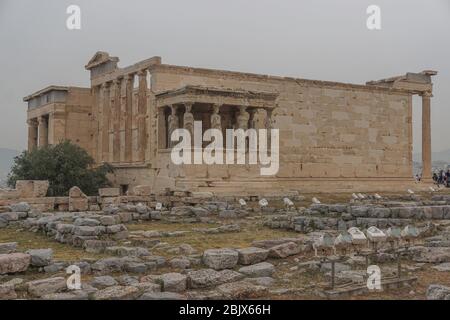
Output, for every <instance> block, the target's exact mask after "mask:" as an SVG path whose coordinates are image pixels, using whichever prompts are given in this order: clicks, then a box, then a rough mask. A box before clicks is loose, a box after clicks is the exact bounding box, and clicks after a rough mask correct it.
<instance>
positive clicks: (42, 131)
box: [38, 116, 48, 147]
mask: <svg viewBox="0 0 450 320" xmlns="http://www.w3.org/2000/svg"><path fill="white" fill-rule="evenodd" d="M38 122H39V128H38V132H39V147H45V146H47V145H48V123H47V119H46V118H45V117H44V116H40V117H39V118H38Z"/></svg>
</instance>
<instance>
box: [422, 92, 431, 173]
mask: <svg viewBox="0 0 450 320" xmlns="http://www.w3.org/2000/svg"><path fill="white" fill-rule="evenodd" d="M430 98H431V93H428V92H426V93H424V94H422V180H431V169H432V168H431V102H430Z"/></svg>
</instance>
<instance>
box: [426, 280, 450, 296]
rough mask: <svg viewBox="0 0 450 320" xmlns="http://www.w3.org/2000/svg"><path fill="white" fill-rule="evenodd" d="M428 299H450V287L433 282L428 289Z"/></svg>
mask: <svg viewBox="0 0 450 320" xmlns="http://www.w3.org/2000/svg"><path fill="white" fill-rule="evenodd" d="M427 299H428V300H450V287H446V286H443V285H439V284H432V285H430V286H429V287H428V289H427Z"/></svg>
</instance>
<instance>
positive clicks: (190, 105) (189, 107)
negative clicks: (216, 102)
mask: <svg viewBox="0 0 450 320" xmlns="http://www.w3.org/2000/svg"><path fill="white" fill-rule="evenodd" d="M183 105H184V107H185V108H186V112H191V110H192V106H193V105H194V103H193V102H185V103H183Z"/></svg>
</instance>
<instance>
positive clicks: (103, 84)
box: [100, 81, 111, 89]
mask: <svg viewBox="0 0 450 320" xmlns="http://www.w3.org/2000/svg"><path fill="white" fill-rule="evenodd" d="M110 86H111V81H107V82H103V83H102V84H101V85H100V87H101V88H102V89H108V88H109V87H110Z"/></svg>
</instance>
